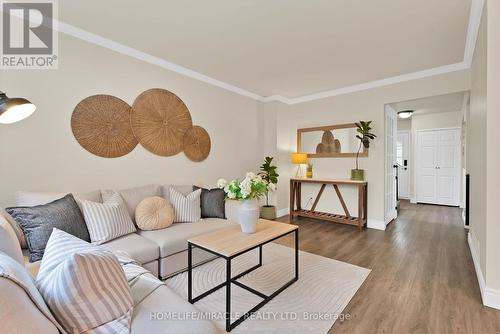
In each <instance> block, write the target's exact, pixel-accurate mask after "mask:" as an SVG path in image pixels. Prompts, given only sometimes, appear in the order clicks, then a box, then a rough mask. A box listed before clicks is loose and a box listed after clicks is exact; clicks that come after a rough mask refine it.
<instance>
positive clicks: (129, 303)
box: [36, 229, 134, 333]
mask: <svg viewBox="0 0 500 334" xmlns="http://www.w3.org/2000/svg"><path fill="white" fill-rule="evenodd" d="M92 268H100V270H95V269H92ZM103 268H104V270H103ZM36 286H37V288H38V289H39V291H40V293H41V295H42V296H43V298H44V300H45V301H46V303H47V304H48V306H49V308H50V310H51V311H52V313H53V314H54V316H55V317H56V319H57V320H58V322H59V323H60V324H61V325H62V326H63V327H64V329H65V330H66V331H67V332H68V333H85V332H87V331H88V332H93V333H129V332H130V323H131V320H132V311H133V308H134V302H133V299H132V293H131V291H130V287H129V285H128V283H127V278H126V277H125V273H124V271H123V269H122V267H121V265H120V263H119V261H118V259H117V257H116V256H115V255H114V254H113V253H111V252H110V251H107V250H104V249H102V248H101V247H98V246H94V245H91V244H89V243H87V242H85V241H83V240H80V239H78V238H76V237H74V236H72V235H69V234H67V233H65V232H63V231H60V230H58V229H54V231H53V232H52V234H51V236H50V239H49V241H48V243H47V252H46V254H45V256H44V258H43V259H42V263H41V264H40V271H39V272H38V276H37V279H36ZM89 292H91V293H89Z"/></svg>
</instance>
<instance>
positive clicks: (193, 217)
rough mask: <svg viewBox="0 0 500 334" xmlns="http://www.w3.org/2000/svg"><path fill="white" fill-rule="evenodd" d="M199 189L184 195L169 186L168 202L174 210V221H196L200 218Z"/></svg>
mask: <svg viewBox="0 0 500 334" xmlns="http://www.w3.org/2000/svg"><path fill="white" fill-rule="evenodd" d="M200 196H201V189H198V190H195V191H193V192H192V193H190V194H189V195H186V196H184V195H183V194H181V193H180V192H178V191H177V190H175V189H174V188H170V203H171V204H172V205H173V207H174V210H175V220H174V222H175V223H196V222H198V221H199V220H200V219H201V202H200Z"/></svg>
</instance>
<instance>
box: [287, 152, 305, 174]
mask: <svg viewBox="0 0 500 334" xmlns="http://www.w3.org/2000/svg"><path fill="white" fill-rule="evenodd" d="M291 161H292V164H294V165H298V166H297V172H296V173H295V177H303V175H302V166H301V165H305V164H306V163H307V154H305V153H292V156H291Z"/></svg>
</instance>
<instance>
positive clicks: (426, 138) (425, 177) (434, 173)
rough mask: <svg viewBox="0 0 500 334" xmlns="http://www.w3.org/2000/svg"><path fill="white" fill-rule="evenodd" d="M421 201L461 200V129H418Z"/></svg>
mask: <svg viewBox="0 0 500 334" xmlns="http://www.w3.org/2000/svg"><path fill="white" fill-rule="evenodd" d="M417 201H418V202H421V203H430V204H440V205H454V206H458V205H459V204H460V202H459V201H460V129H442V130H425V131H418V132H417Z"/></svg>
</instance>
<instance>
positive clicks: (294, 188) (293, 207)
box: [290, 178, 368, 230]
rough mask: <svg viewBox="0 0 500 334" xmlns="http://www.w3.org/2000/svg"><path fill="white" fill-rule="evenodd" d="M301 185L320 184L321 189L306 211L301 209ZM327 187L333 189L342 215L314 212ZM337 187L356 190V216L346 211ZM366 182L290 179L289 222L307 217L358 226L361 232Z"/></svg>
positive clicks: (365, 219)
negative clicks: (330, 186)
mask: <svg viewBox="0 0 500 334" xmlns="http://www.w3.org/2000/svg"><path fill="white" fill-rule="evenodd" d="M302 183H315V184H320V185H321V188H320V189H319V192H318V195H317V196H316V199H315V200H314V202H313V205H312V207H311V209H310V210H306V209H303V208H302V203H301V199H302V198H301V197H302V196H301V192H302V191H301V190H302V189H301V188H302ZM327 185H332V187H333V189H335V193H336V194H337V197H338V198H339V201H340V204H341V205H342V208H343V209H344V215H340V214H333V213H326V212H319V211H315V209H316V206H317V205H318V202H319V200H320V198H321V195H322V194H323V191H324V190H325V188H326V186H327ZM339 185H347V186H354V187H356V188H357V189H358V216H357V217H355V216H352V215H351V214H350V212H349V210H348V209H347V205H346V203H345V201H344V198H343V197H342V194H341V192H340V189H339ZM367 194H368V182H366V181H354V180H335V179H314V178H312V179H308V178H291V179H290V221H292V219H293V218H294V217H308V218H314V219H321V220H326V221H330V222H335V223H341V224H347V225H354V226H358V227H359V229H360V230H361V229H362V228H363V226H365V225H366V221H367V217H368V196H367Z"/></svg>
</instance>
